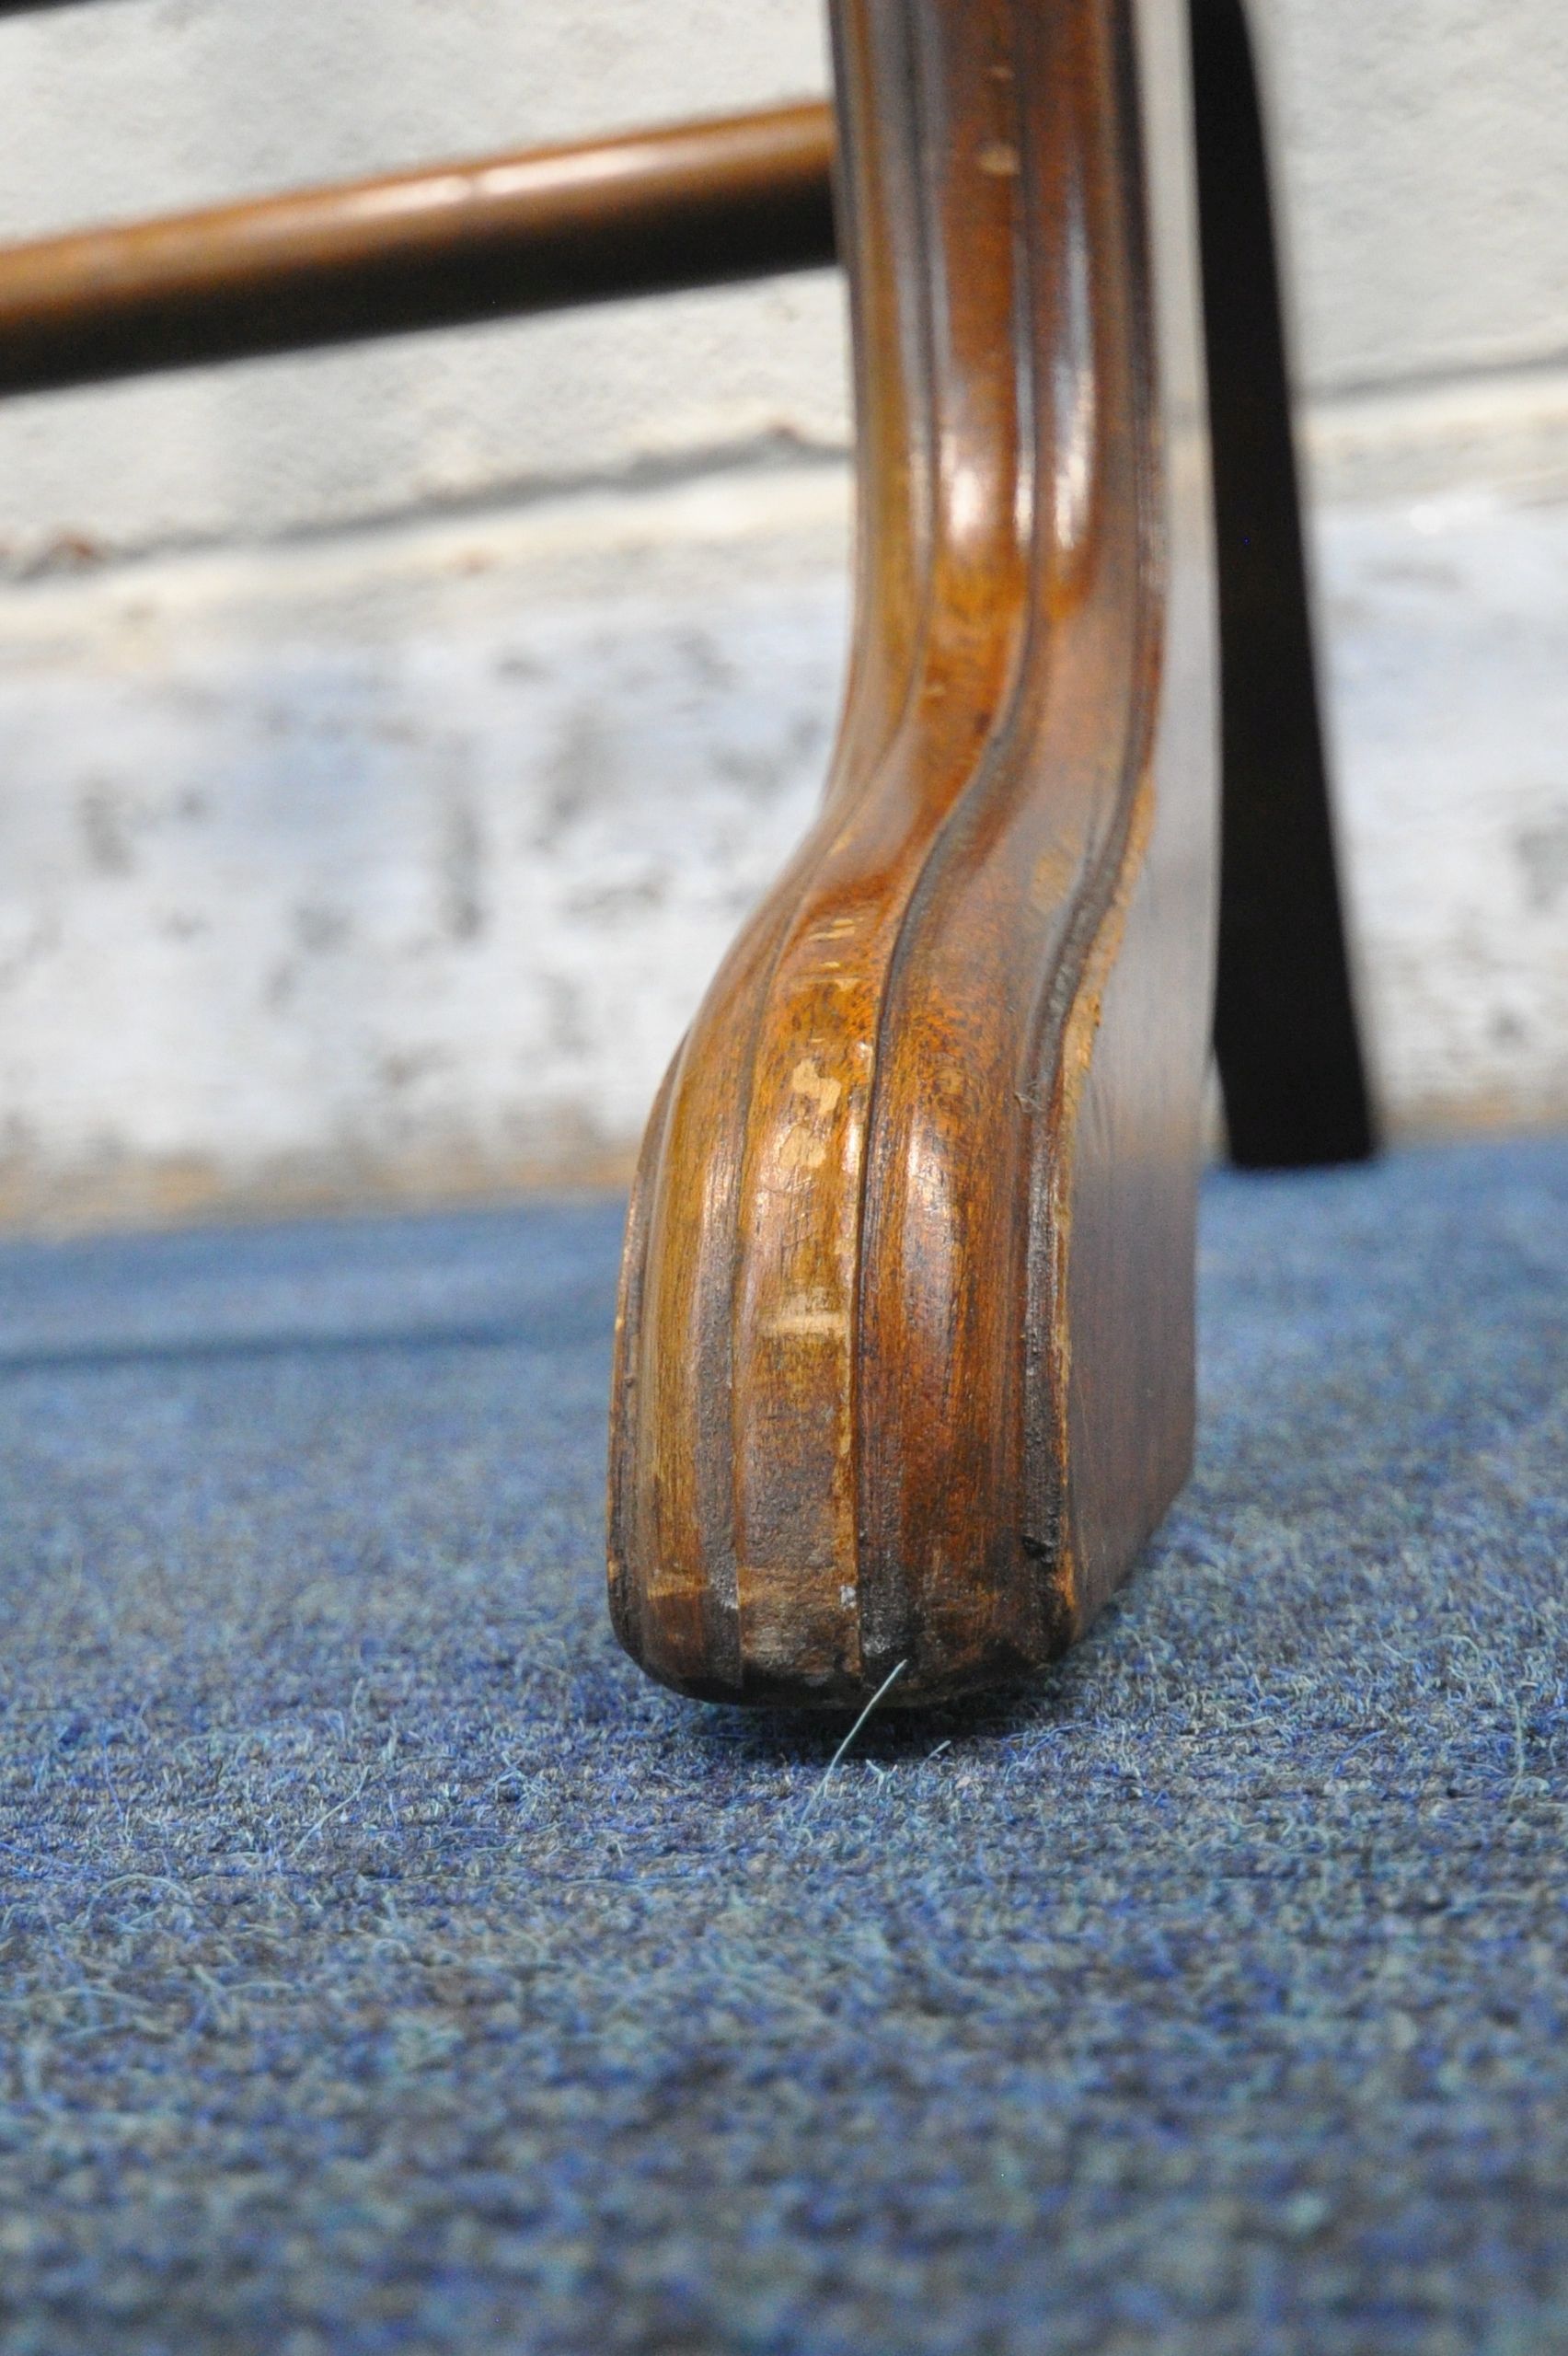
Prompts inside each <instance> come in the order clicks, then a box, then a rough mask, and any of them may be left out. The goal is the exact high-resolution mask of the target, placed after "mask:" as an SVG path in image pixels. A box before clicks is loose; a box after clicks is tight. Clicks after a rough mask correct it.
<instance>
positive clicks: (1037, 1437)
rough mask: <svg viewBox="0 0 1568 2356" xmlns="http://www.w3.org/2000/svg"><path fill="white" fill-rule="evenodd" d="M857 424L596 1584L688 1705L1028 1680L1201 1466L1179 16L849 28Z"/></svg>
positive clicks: (1195, 788)
mask: <svg viewBox="0 0 1568 2356" xmlns="http://www.w3.org/2000/svg"><path fill="white" fill-rule="evenodd" d="M836 43H837V52H838V85H839V93H840V96H839V109H840V123H841V152H842V154H843V156H844V158H845V174H844V181H845V185H844V190H843V210H844V232H843V242H844V244H845V247H846V250H847V254H848V257H849V262H850V273H851V284H852V308H853V315H854V329H855V354H856V389H857V404H858V410H859V525H860V528H859V572H858V583H857V612H856V621H855V640H854V651H853V656H852V661H851V668H850V679H849V686H848V690H847V705H846V710H845V715H844V720H843V724H842V728H841V732H840V736H839V742H838V747H837V753H836V759H835V763H834V767H833V771H832V774H831V777H830V780H829V783H828V789H827V793H826V797H825V801H824V808H823V813H822V816H821V818H820V820H819V822H818V824H817V825H816V826H815V827H814V828H813V831H812V833H811V834H810V835H809V836H808V837H807V839H806V841H805V843H804V844H803V845H802V847H801V850H800V851H799V853H798V854H797V856H796V858H795V859H794V860H792V861H791V863H790V867H789V869H788V870H787V872H786V873H785V874H784V876H783V877H782V878H781V879H780V881H779V883H778V885H777V887H776V888H775V890H774V892H773V893H772V894H771V895H769V897H768V898H767V901H766V902H765V904H764V905H763V907H762V908H761V909H760V911H759V912H758V914H757V915H756V917H755V918H754V919H753V920H752V922H751V923H750V924H749V925H748V926H747V927H746V928H745V930H744V931H743V933H742V935H741V936H740V939H739V940H738V941H737V942H736V944H735V946H734V948H733V949H732V953H731V954H730V956H729V958H728V960H727V961H726V963H725V964H724V966H723V967H722V969H721V972H720V974H719V976H718V977H717V978H716V980H715V982H714V984H713V986H712V988H711V989H710V991H709V995H708V998H707V999H706V1000H705V1002H704V1004H703V1006H702V1009H701V1011H699V1013H698V1017H697V1020H696V1022H694V1024H693V1026H692V1029H691V1031H690V1033H689V1034H688V1036H687V1039H686V1043H685V1045H684V1046H683V1048H682V1050H681V1052H680V1054H679V1055H678V1056H677V1057H676V1060H675V1063H674V1067H673V1068H672V1071H671V1073H670V1076H669V1079H668V1080H667V1081H666V1084H665V1088H664V1091H663V1094H662V1096H661V1099H660V1102H659V1105H658V1107H657V1108H656V1110H655V1113H654V1116H653V1119H652V1121H651V1125H650V1128H649V1132H648V1138H647V1141H646V1144H645V1147H644V1151H643V1158H642V1163H641V1168H640V1174H639V1179H638V1184H637V1189H636V1198H635V1202H634V1207H633V1211H632V1217H631V1222H630V1230H629V1234H628V1252H627V1261H626V1274H625V1282H624V1289H623V1300H622V1310H621V1320H620V1327H619V1333H618V1338H617V1368H616V1377H615V1401H614V1429H613V1436H612V1464H611V1485H610V1577H611V1600H612V1609H613V1612H614V1616H615V1622H616V1625H617V1630H618V1632H619V1634H620V1635H621V1638H622V1641H623V1642H624V1643H625V1644H626V1645H627V1646H628V1650H630V1651H631V1652H632V1653H633V1655H634V1656H635V1657H637V1658H638V1659H639V1660H640V1661H641V1662H642V1663H643V1665H644V1666H645V1667H646V1668H647V1669H650V1670H651V1672H652V1673H653V1674H654V1675H655V1676H657V1677H660V1678H662V1679H663V1680H665V1681H666V1682H668V1683H670V1684H672V1685H674V1686H676V1687H679V1688H681V1689H682V1690H684V1691H686V1692H694V1693H699V1694H706V1695H709V1696H712V1697H715V1698H725V1699H732V1700H740V1701H763V1700H794V1701H799V1700H807V1701H809V1700H821V1701H826V1702H839V1703H843V1702H850V1701H854V1700H857V1699H859V1698H862V1697H864V1696H867V1695H869V1694H870V1693H871V1692H875V1691H876V1690H877V1689H878V1688H879V1687H880V1686H882V1684H883V1683H884V1682H885V1681H886V1680H888V1679H889V1678H890V1677H891V1676H892V1675H893V1674H894V1671H897V1672H898V1676H897V1682H896V1686H895V1687H894V1690H893V1692H892V1694H891V1696H890V1698H892V1699H895V1700H897V1701H899V1702H900V1703H912V1702H916V1701H919V1700H928V1699H931V1698H934V1697H938V1696H940V1695H943V1694H949V1693H953V1692H963V1691H966V1690H972V1689H974V1688H978V1687H983V1686H986V1685H988V1684H992V1683H996V1682H997V1681H1001V1680H1009V1679H1012V1678H1016V1677H1019V1676H1020V1675H1024V1674H1027V1673H1028V1672H1029V1671H1030V1670H1032V1669H1036V1668H1038V1667H1039V1666H1040V1665H1041V1664H1042V1663H1043V1662H1044V1661H1046V1660H1048V1659H1049V1658H1050V1657H1053V1656H1054V1655H1055V1653H1056V1652H1058V1651H1059V1650H1060V1649H1061V1648H1062V1647H1063V1646H1064V1645H1066V1643H1068V1642H1070V1641H1071V1639H1072V1638H1073V1636H1074V1635H1076V1634H1078V1631H1079V1630H1080V1629H1081V1628H1082V1627H1083V1626H1084V1625H1085V1624H1086V1623H1087V1621H1088V1620H1089V1618H1090V1616H1091V1614H1092V1613H1093V1611H1095V1609H1096V1608H1097V1607H1098V1605H1099V1604H1100V1603H1101V1600H1103V1598H1104V1596H1105V1595H1106V1594H1107V1593H1108V1592H1109V1591H1110V1589H1111V1588H1113V1586H1114V1585H1115V1583H1116V1582H1117V1580H1118V1579H1119V1578H1120V1577H1121V1576H1123V1575H1124V1572H1125V1571H1126V1569H1127V1567H1128V1565H1129V1564H1130V1562H1131V1561H1132V1559H1133V1557H1134V1556H1135V1555H1136V1551H1137V1549H1138V1547H1139V1546H1140V1545H1141V1544H1142V1542H1143V1541H1144V1539H1145V1538H1146V1537H1147V1534H1148V1531H1149V1530H1150V1529H1151V1528H1152V1526H1153V1524H1154V1522H1155V1521H1156V1520H1157V1519H1158V1518H1159V1514H1160V1513H1161V1512H1162V1511H1163V1510H1164V1508H1165V1507H1166V1505H1167V1504H1168V1503H1169V1501H1170V1496H1171V1495H1172V1494H1173V1493H1174V1490H1175V1489H1176V1487H1177V1486H1178V1485H1179V1484H1180V1483H1181V1481H1182V1478H1183V1477H1184V1475H1185V1471H1186V1467H1187V1463H1188V1459H1189V1454H1190V1449H1191V1438H1192V1413H1193V1406H1192V1365H1193V1334H1192V1280H1193V1193H1194V1176H1195V1167H1196V1161H1197V1152H1198V1126H1199V1124H1198V1114H1199V1103H1200V1094H1201V1082H1202V1074H1203V1068H1204V1056H1205V1041H1206V1034H1207V1022H1208V998H1209V962H1210V954H1211V939H1212V928H1213V892H1214V877H1215V863H1216V857H1215V800H1216V752H1215V741H1214V740H1215V711H1214V651H1213V624H1212V614H1211V604H1212V595H1211V581H1210V561H1209V550H1208V534H1207V521H1206V519H1207V484H1206V468H1205V436H1204V431H1203V422H1202V399H1201V393H1200V382H1199V370H1198V363H1197V354H1196V328H1195V323H1196V298H1195V279H1194V263H1193V234H1192V196H1191V189H1190V185H1189V180H1188V173H1187V156H1188V144H1189V143H1188V133H1187V117H1186V89H1185V53H1184V48H1183V42H1182V29H1181V23H1180V19H1179V16H1178V12H1177V10H1176V9H1175V8H1174V7H1173V6H1170V0H1147V5H1146V6H1141V7H1140V8H1137V9H1136V10H1135V9H1134V8H1133V7H1132V6H1130V5H1128V0H1049V5H1046V6H1040V5H1035V0H968V5H961V0H905V5H901V6H871V5H870V0H843V5H842V6H839V7H838V9H837V11H836Z"/></svg>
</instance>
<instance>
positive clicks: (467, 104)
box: [0, 0, 1568, 1221]
mask: <svg viewBox="0 0 1568 2356" xmlns="http://www.w3.org/2000/svg"><path fill="white" fill-rule="evenodd" d="M1265 30H1266V36H1267V46H1268V51H1269V58H1270V78H1271V88H1272V93H1273V103H1274V116H1275V122H1276V128H1277V131H1278V133H1279V155H1280V161H1281V170H1282V176H1283V178H1284V180H1285V183H1286V193H1287V196H1288V199H1289V207H1290V211H1289V218H1290V252H1291V259H1292V265H1293V284H1294V287H1295V290H1296V295H1297V312H1298V335H1297V356H1298V364H1299V374H1300V377H1301V382H1302V387H1303V393H1304V403H1305V406H1304V422H1305V431H1306V438H1307V445H1308V448H1309V452H1310V455H1311V460H1312V466H1313V470H1314V479H1315V482H1316V484H1317V487H1318V491H1319V493H1320V499H1321V501H1322V502H1323V507H1324V518H1325V520H1324V523H1323V527H1322V541H1321V549H1320V566H1321V572H1322V578H1323V583H1324V588H1325V596H1326V614H1327V618H1328V623H1329V629H1330V637H1331V642H1332V676H1333V681H1334V686H1335V726H1336V733H1337V737H1338V742H1339V747H1340V756H1341V766H1342V773H1343V799H1344V811H1345V822H1346V826H1347V829H1348V832H1349V836H1350V838H1351V849H1352V852H1353V857H1354V868H1355V885H1354V888H1355V904H1356V911H1357V918H1358V930H1359V938H1360V954H1361V957H1362V961H1363V968H1364V972H1365V976H1366V988H1367V992H1368V998H1369V1003H1370V1004H1371V1006H1372V1010H1373V1013H1374V1016H1375V1019H1376V1026H1377V1031H1378V1055H1379V1062H1380V1067H1381V1069H1382V1073H1383V1078H1384V1084H1385V1090H1386V1092H1387V1094H1388V1095H1389V1100H1390V1102H1391V1103H1392V1104H1393V1106H1394V1109H1395V1112H1396V1114H1397V1115H1398V1116H1399V1118H1400V1119H1401V1121H1402V1122H1403V1123H1404V1124H1405V1125H1406V1126H1409V1127H1412V1128H1418V1129H1430V1128H1433V1127H1442V1126H1455V1125H1464V1124H1466V1123H1470V1122H1473V1121H1475V1120H1477V1119H1482V1118H1484V1119H1487V1120H1492V1121H1496V1120H1503V1121H1509V1120H1541V1119H1548V1118H1553V1117H1558V1116H1561V1115H1562V1114H1568V1075H1565V1074H1564V1073H1563V1070H1562V1052H1561V1048H1560V1046H1559V1045H1558V1042H1559V1040H1560V1038H1561V1036H1562V1031H1563V1028H1564V1022H1565V1018H1568V975H1565V974H1564V970H1563V964H1562V921H1561V918H1562V905H1561V903H1562V901H1563V900H1564V898H1568V860H1565V858H1564V854H1563V850H1562V845H1563V844H1564V843H1565V842H1568V756H1564V754H1563V752H1562V747H1563V746H1564V745H1568V709H1565V708H1564V702H1563V690H1562V687H1561V686H1560V685H1559V684H1558V682H1559V676H1560V674H1561V672H1562V668H1563V666H1562V664H1561V663H1560V662H1559V661H1558V660H1557V658H1556V650H1557V648H1558V646H1559V645H1560V644H1561V637H1560V632H1561V630H1562V628H1563V627H1564V626H1565V624H1568V532H1565V529H1564V525H1563V511H1562V510H1561V509H1560V507H1559V506H1558V504H1557V503H1556V502H1558V501H1559V500H1560V499H1561V498H1562V495H1563V494H1564V492H1568V296H1565V292H1564V290H1565V289H1568V139H1564V137H1563V136H1562V123H1563V121H1565V120H1568V13H1565V12H1563V11H1562V10H1561V9H1559V8H1558V7H1557V6H1555V5H1548V0H1506V4H1505V5H1501V6H1499V5H1496V0H1493V5H1491V6H1485V7H1482V6H1470V5H1464V0H1420V5H1416V0H1385V5H1383V6H1380V7H1378V8H1377V9H1368V8H1366V6H1352V5H1351V0H1274V5H1273V6H1271V7H1270V9H1269V12H1268V16H1267V20H1266V27H1265ZM0 76H3V77H4V87H5V88H6V94H7V96H6V139H5V141H4V142H3V143H0V234H3V235H5V236H22V235H27V234H32V233H37V232H40V231H43V230H46V229H48V228H51V227H59V226H64V225H71V224H76V223H81V222H86V221H89V220H95V219H100V218H107V217H111V216H115V215H120V216H127V215H133V214H138V213H140V212H143V211H146V210H152V209H158V208H162V207H166V206H168V205H172V204H176V203H181V202H200V201H202V200H206V199H209V198H213V197H217V196H220V195H227V194H234V193H238V192H242V191H247V190H259V189H264V188H269V187H273V186H278V185H282V184H286V183H289V182H298V181H302V180H308V179H317V178H321V179H328V178H333V177H337V176H340V175H344V174H349V173H352V172H358V171H368V170H374V169H377V168H380V167H394V166H397V165H400V164H407V163H409V162H413V161H418V160H421V159H423V158H426V157H431V156H442V155H447V154H459V153H465V152H472V151H476V150H483V149H485V148H487V147H500V146H508V145H514V144H521V143H525V142H527V141H530V140H533V139H543V138H548V137H552V136H557V135H564V134H569V133H573V132H578V131H590V130H594V129H596V128H600V127H605V126H609V125H614V124H619V123H624V122H628V121H644V120H654V119H659V118H668V117H673V116H675V115H679V114H681V113H685V112H690V111H698V110H704V109H709V108H723V107H728V106H742V105H747V104H752V103H761V102H763V101H766V100H768V99H772V98H779V97H784V96H793V95H799V94H802V93H807V92H811V91H813V90H817V89H820V88H821V87H824V58H823V42H822V38H821V30H820V26H819V23H818V18H817V13H816V8H815V6H814V0H760V5H759V0H753V4H752V5H750V6H744V7H743V6H739V5H737V0H572V4H571V5H568V0H526V5H524V6H519V5H518V0H467V5H465V6H461V7H458V6H452V5H449V0H445V4H444V0H335V5H334V6H332V7H330V8H324V7H322V6H320V5H319V0H311V5H306V0H265V5H262V0H250V5H248V6H244V7H242V6H239V5H237V0H84V5H81V6H66V7H60V8H52V9H49V10H46V11H43V12H40V14H38V15H36V16H33V17H26V16H24V17H10V18H5V19H0ZM844 373H845V372H844V353H843V328H842V296H841V290H840V288H839V286H838V283H836V280H835V279H834V278H833V277H832V276H831V275H823V276H818V277H806V278H801V279H796V280H790V281H784V282H778V283H775V284H773V285H771V286H768V287H766V288H760V289H744V290H732V291H728V292H724V293H721V294H712V295H702V296H694V297H689V298H682V299H677V300H673V301H669V302H665V303H660V304H651V305H629V306H619V307H617V308H616V309H614V310H611V311H605V312H603V313H599V314H595V315H590V316H582V317H577V318H560V319H553V320H546V321H540V322H534V323H530V324H526V325H498V326H495V327H491V328H486V329H472V330H466V331H463V332H459V333H452V334H447V335H444V336H442V337H438V338H409V339H404V340H402V341H398V342H395V343H389V344H386V345H383V346H380V347H377V348H374V349H368V350H363V351H358V352H343V353H337V354H329V355H318V356H314V357H310V358H303V359H298V360H282V361H272V362H266V363H258V364H248V365H247V366H244V367H239V368H234V369H230V370H227V371H213V372H204V373H201V374H195V375H188V376H185V377H181V378H175V379H170V380H167V381H163V382H148V383H144V384H140V385H136V386H132V387H117V388H106V389H101V390H94V391H86V392H80V393H75V394H71V395H67V396H61V397H56V398H50V399H38V400H29V401H24V402H19V403H15V404H12V405H10V406H9V407H8V408H6V409H5V410H0V583H3V584H4V585H0V606H3V607H4V620H3V627H0V851H3V854H4V856H3V861H0V1217H9V1218H13V1219H19V1220H24V1221H26V1220H37V1219H40V1218H43V1219H48V1218H53V1219H59V1218H72V1217H75V1218H118V1217H139V1216H146V1215H162V1214H166V1213H172V1212H179V1211H182V1210H188V1209H191V1208H200V1207H207V1206H223V1205H225V1204H227V1205H236V1204H246V1205H250V1204H266V1203H271V1202H278V1201H282V1200H287V1199H298V1198H301V1197H308V1198H312V1199H321V1198H325V1199H335V1198H338V1197H340V1196H342V1195H346V1194H350V1193H352V1192H355V1191H362V1192H363V1191H370V1192H384V1193H388V1194H392V1195H399V1194H403V1195H407V1194H418V1195H432V1194H442V1193H460V1192H465V1191H476V1190H477V1191H485V1190H488V1189H490V1188H491V1187H494V1186H498V1185H505V1184H513V1183H516V1182H517V1181H519V1180H520V1179H525V1178H529V1177H536V1176H538V1175H540V1174H546V1175H548V1174H551V1173H555V1174H558V1175H559V1174H565V1175H571V1174H574V1173H583V1172H601V1173H602V1172H605V1171H608V1170H611V1169H613V1168H615V1167H617V1166H619V1164H620V1163H621V1162H622V1161H624V1156H625V1153H626V1151H627V1149H628V1145H629V1142H630V1140H631V1139H632V1138H633V1137H634V1135H635V1132H636V1129H637V1126H638V1124H639V1121H640V1113H641V1108H642V1105H643V1103H644V1102H645V1100H646V1097H647V1094H648V1092H649V1091H650V1090H651V1085H652V1083H653V1080H654V1079H655V1078H656V1075H657V1069H658V1067H659V1065H660V1064H661V1062H662V1060H663V1057H664V1055H665V1054H666V1053H667V1051H668V1048H669V1046H670V1045H672V1044H673V1041H674V1037H675V1036H676V1035H677V1034H678V1031H679V1028H680V1025H681V1023H682V1022H683V1021H684V1020H685V1018H686V1013H687V1012H688V1011H689V1008H690V1006H691V1004H692V1002H693V1000H694V999H695V996H696V995H697V993H698V990H699V989H700V987H701V984H702V981H703V979H704V977H705V975H706V973H707V971H708V970H709V967H710V965H711V964H712V962H713V960H714V958H715V957H716V956H717V954H718V953H719V951H720V949H721V945H722V942H723V940H724V938H725V936H726V934H727V932H728V930H730V929H731V928H732V924H733V922H734V920H735V918H736V916H737V914H738V912H739V911H740V910H741V909H742V908H743V907H744V905H745V904H746V902H747V901H748V899H749V898H750V897H751V896H752V895H755V892H756V891H757V890H758V889H759V888H760V886H761V883H762V882H763V881H764V879H765V877H766V875H767V872H768V871H769V868H770V866H771V865H772V864H773V863H774V862H775V861H776V860H777V859H778V856H779V855H780V853H781V851H782V849H783V848H784V846H785V845H786V843H787V842H788V840H789V839H790V836H791V834H792V833H793V832H794V831H795V830H797V829H798V827H799V826H800V825H801V824H802V823H803V821H804V818H805V815H806V814H807V812H808V810H809V808H810V805H811V801H812V797H813V792H814V790H815V784H816V781H817V779H818V776H819V774H820V763H821V757H822V743H823V738H824V733H825V731H826V728H827V726H828V723H829V722H830V719H831V706H832V698H833V694H834V692H835V681H836V676H837V672H838V666H839V662H840V656H841V641H842V626H843V625H842V617H843V563H844V546H845V537H846V528H847V522H846V518H847V506H846V495H845V477H844V467H843V452H844V450H845V447H846V445H847V416H846V406H845V388H844Z"/></svg>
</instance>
